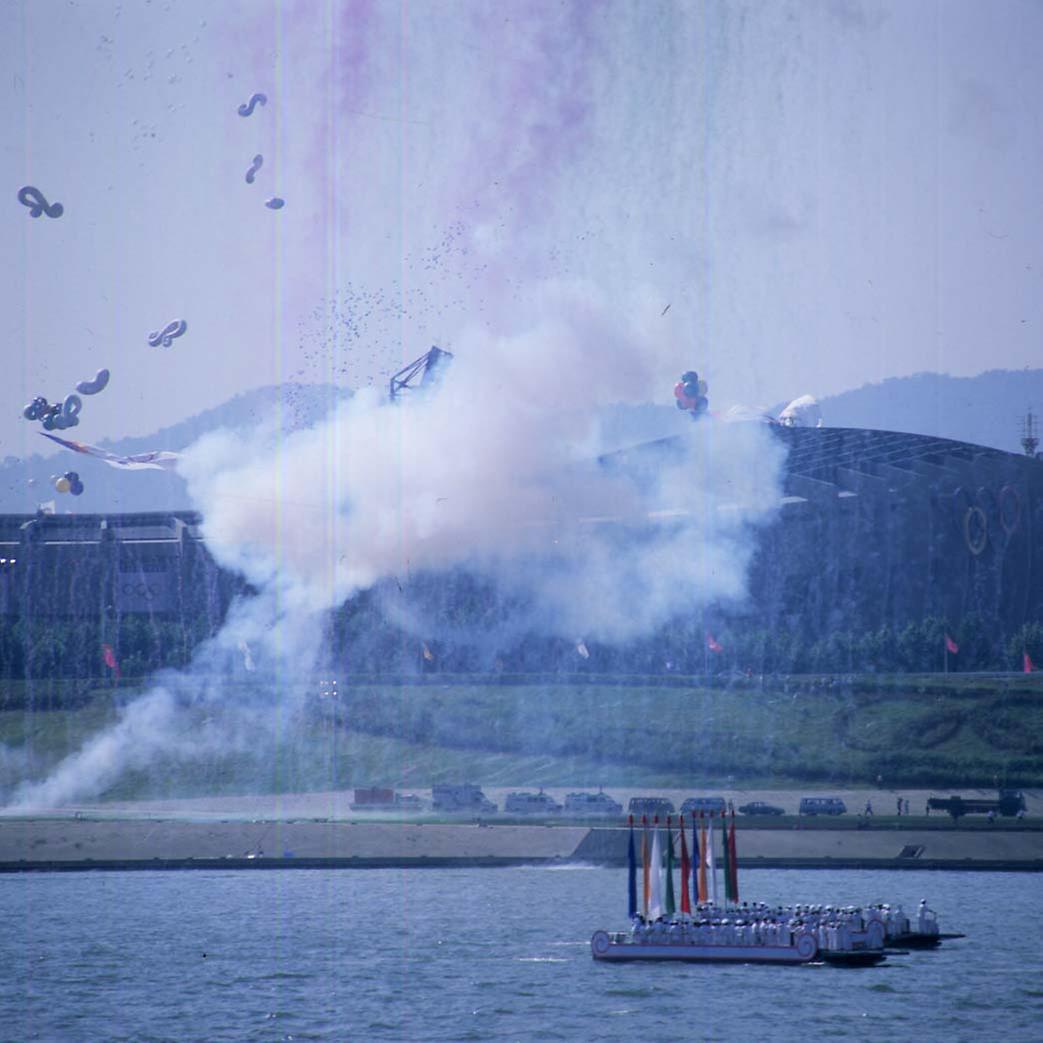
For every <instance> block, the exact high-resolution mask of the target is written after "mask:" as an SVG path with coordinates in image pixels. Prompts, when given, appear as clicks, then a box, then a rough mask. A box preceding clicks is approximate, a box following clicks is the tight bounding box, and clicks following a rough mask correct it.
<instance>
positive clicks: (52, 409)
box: [22, 395, 83, 431]
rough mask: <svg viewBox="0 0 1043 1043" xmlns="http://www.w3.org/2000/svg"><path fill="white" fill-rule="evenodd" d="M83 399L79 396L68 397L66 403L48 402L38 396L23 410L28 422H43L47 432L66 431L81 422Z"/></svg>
mask: <svg viewBox="0 0 1043 1043" xmlns="http://www.w3.org/2000/svg"><path fill="white" fill-rule="evenodd" d="M82 408H83V399H81V398H80V396H79V395H66V396H65V401H64V402H48V401H47V399H46V398H44V397H43V396H42V395H37V396H36V398H34V399H33V400H32V402H30V403H29V405H27V406H26V407H25V409H23V410H22V416H24V417H25V419H26V420H41V421H42V422H43V429H44V430H45V431H65V430H66V429H67V428H70V427H75V426H76V425H77V424H78V423H79V422H80V410H81V409H82Z"/></svg>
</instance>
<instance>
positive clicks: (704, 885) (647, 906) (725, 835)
mask: <svg viewBox="0 0 1043 1043" xmlns="http://www.w3.org/2000/svg"><path fill="white" fill-rule="evenodd" d="M713 819H714V816H713V814H712V813H711V814H709V815H708V816H707V817H706V818H704V817H703V816H702V815H701V814H700V816H699V819H698V821H696V820H695V818H694V816H693V819H692V849H691V850H692V854H691V856H689V853H688V838H687V836H686V834H685V827H684V815H681V816H680V818H679V819H678V838H679V843H680V847H681V860H680V870H681V906H680V910H678V908H677V902H676V898H675V892H674V866H675V864H676V863H677V856H676V853H675V848H674V831H673V829H672V828H671V826H670V816H669V815H668V816H667V819H666V851H665V852H664V851H663V842H662V839H661V837H660V831H659V816H658V815H657V816H656V817H655V818H654V819H653V822H652V827H651V830H649V826H648V817H647V816H646V815H642V816H641V906H640V909H639V908H638V902H637V865H638V863H637V847H636V845H635V840H634V816H633V815H631V816H630V836H629V838H628V842H627V915H628V916H629V917H630V919H631V920H632V919H634V917H636V916H638V915H640V916H642V917H643V918H644V919H645V920H646V921H654V920H657V919H658V918H659V917H660V916H673V915H674V913H676V912H678V911H680V912H681V913H682V914H691V912H692V898H693V897H694V898H695V901H696V902H712V903H713V904H714V905H716V904H717V862H716V857H715V854H714V848H715V846H716V844H715V840H714V838H715V834H716V830H715V829H714V825H713ZM650 833H651V836H649V834H650ZM721 834H722V839H723V841H724V844H723V856H724V864H723V871H724V872H723V875H724V898H725V902H726V903H728V904H738V901H739V860H738V857H737V855H736V848H735V812H734V811H733V812H732V818H731V824H730V826H729V825H728V823H727V822H726V820H725V817H724V815H723V814H722V815H721Z"/></svg>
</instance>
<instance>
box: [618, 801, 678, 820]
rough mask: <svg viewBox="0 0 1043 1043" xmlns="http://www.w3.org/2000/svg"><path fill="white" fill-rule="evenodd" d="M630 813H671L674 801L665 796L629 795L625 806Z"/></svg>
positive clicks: (650, 814) (649, 815) (663, 814)
mask: <svg viewBox="0 0 1043 1043" xmlns="http://www.w3.org/2000/svg"><path fill="white" fill-rule="evenodd" d="M627 811H628V812H629V813H630V814H631V815H638V816H640V815H647V816H648V817H649V818H651V817H652V816H653V815H662V816H666V815H672V814H673V813H674V802H673V801H672V800H667V799H666V797H631V798H630V803H629V805H628V806H627Z"/></svg>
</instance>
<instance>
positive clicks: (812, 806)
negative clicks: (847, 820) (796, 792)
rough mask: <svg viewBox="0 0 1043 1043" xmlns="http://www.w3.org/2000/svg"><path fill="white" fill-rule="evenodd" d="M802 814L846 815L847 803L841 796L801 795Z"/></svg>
mask: <svg viewBox="0 0 1043 1043" xmlns="http://www.w3.org/2000/svg"><path fill="white" fill-rule="evenodd" d="M800 814H801V815H845V814H847V805H846V804H845V803H844V802H843V801H842V800H841V799H840V798H839V797H801V798H800Z"/></svg>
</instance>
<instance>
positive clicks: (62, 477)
mask: <svg viewBox="0 0 1043 1043" xmlns="http://www.w3.org/2000/svg"><path fill="white" fill-rule="evenodd" d="M51 481H52V483H53V484H54V491H55V492H56V493H72V495H73V496H82V495H83V482H81V481H80V476H79V475H78V474H77V473H76V472H75V471H66V472H65V474H56V475H52V476H51Z"/></svg>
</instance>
